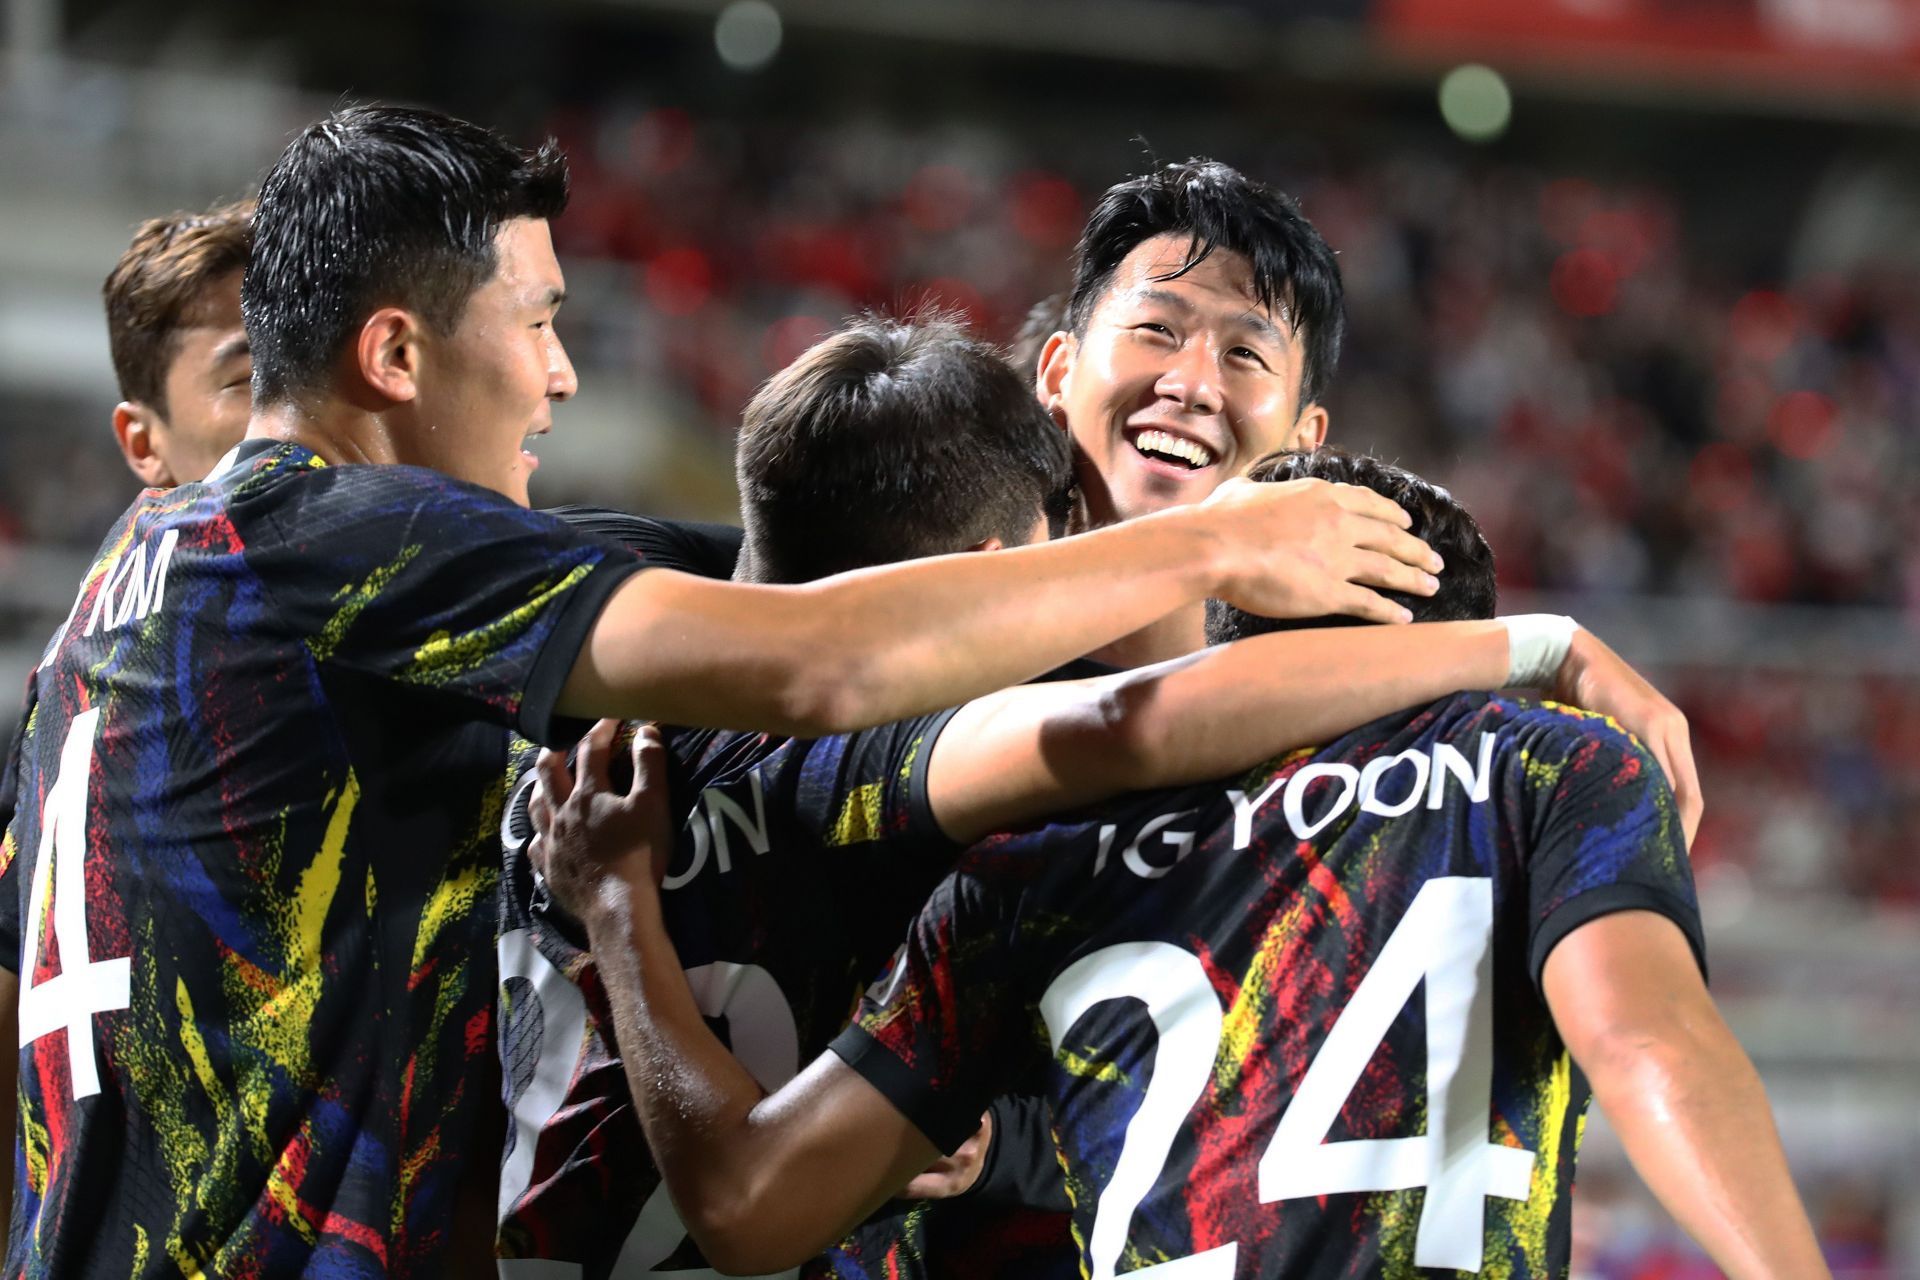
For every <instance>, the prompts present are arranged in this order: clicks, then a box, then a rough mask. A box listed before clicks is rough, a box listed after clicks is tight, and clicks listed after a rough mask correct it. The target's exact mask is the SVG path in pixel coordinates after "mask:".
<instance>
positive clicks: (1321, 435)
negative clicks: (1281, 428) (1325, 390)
mask: <svg viewBox="0 0 1920 1280" xmlns="http://www.w3.org/2000/svg"><path fill="white" fill-rule="evenodd" d="M1326 442H1327V411H1326V408H1325V407H1324V406H1322V405H1319V404H1309V405H1308V406H1307V407H1306V408H1304V409H1302V410H1301V411H1300V416H1299V417H1298V418H1296V419H1295V420H1294V423H1293V430H1291V431H1289V432H1288V433H1287V443H1286V445H1285V446H1284V447H1285V448H1288V449H1318V448H1319V447H1320V446H1321V445H1323V444H1325V443H1326Z"/></svg>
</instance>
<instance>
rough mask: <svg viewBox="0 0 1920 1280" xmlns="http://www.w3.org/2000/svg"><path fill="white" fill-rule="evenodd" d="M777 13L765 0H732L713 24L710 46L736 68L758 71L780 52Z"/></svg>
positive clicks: (778, 16)
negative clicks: (711, 43)
mask: <svg viewBox="0 0 1920 1280" xmlns="http://www.w3.org/2000/svg"><path fill="white" fill-rule="evenodd" d="M780 35H781V32H780V14H779V13H778V11H776V10H775V9H774V7H773V6H772V5H770V4H768V3H767V0H734V3H732V4H730V5H728V6H727V7H726V8H724V9H722V10H721V11H720V20H719V21H718V22H715V23H714V24H713V47H714V48H715V49H717V50H719V52H720V61H722V62H724V63H726V64H727V65H728V66H729V67H731V68H733V69H734V70H735V71H758V70H760V69H761V68H762V67H764V66H766V65H767V64H768V63H769V62H772V61H773V58H774V55H775V54H777V53H779V52H780Z"/></svg>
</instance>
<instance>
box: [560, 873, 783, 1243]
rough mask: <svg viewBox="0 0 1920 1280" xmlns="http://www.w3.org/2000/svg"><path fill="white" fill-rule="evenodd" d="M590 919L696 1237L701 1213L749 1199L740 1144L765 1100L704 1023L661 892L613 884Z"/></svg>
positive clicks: (641, 1101) (640, 1103)
mask: <svg viewBox="0 0 1920 1280" xmlns="http://www.w3.org/2000/svg"><path fill="white" fill-rule="evenodd" d="M585 920H586V925H587V937H588V942H589V945H590V946H591V948H592V951H593V955H594V962H595V965H596V967H597V969H598V971H599V975H600V980H601V982H602V984H603V985H604V987H605V989H606V993H607V1001H608V1004H609V1005H610V1007H611V1009H612V1013H613V1026H614V1038H615V1041H616V1042H617V1044H618V1045H619V1050H620V1059H621V1065H622V1067H623V1069H624V1070H625V1072H626V1076H627V1083H628V1086H629V1088H630V1089H631V1091H632V1093H633V1099H634V1106H635V1110H636V1112H637V1113H638V1115H639V1117H640V1122H641V1126H642V1128H643V1129H645V1131H646V1135H647V1144H648V1146H649V1147H651V1148H652V1150H653V1154H654V1160H655V1162H656V1163H657V1164H658V1165H659V1167H660V1171H661V1174H662V1176H663V1177H664V1178H665V1180H666V1182H667V1184H668V1186H669V1187H670V1188H671V1189H672V1192H673V1197H674V1200H675V1202H676V1204H678V1205H679V1206H680V1209H681V1212H682V1216H683V1217H685V1218H686V1220H687V1222H688V1225H689V1228H692V1227H693V1226H694V1225H695V1224H696V1222H697V1221H698V1219H699V1217H700V1214H699V1212H698V1210H699V1207H700V1206H702V1205H705V1204H721V1203H726V1202H728V1201H729V1200H731V1199H735V1198H738V1197H740V1196H742V1195H745V1194H750V1191H751V1184H752V1181H753V1179H752V1169H753V1163H752V1153H751V1151H745V1152H739V1142H740V1139H741V1137H742V1135H744V1134H746V1133H747V1129H748V1126H747V1118H748V1116H749V1115H750V1113H751V1112H752V1110H753V1107H754V1105H755V1104H756V1103H758V1102H759V1101H760V1099H761V1098H762V1097H763V1096H764V1091H763V1090H762V1089H761V1088H760V1086H759V1083H758V1082H757V1081H755V1080H754V1079H753V1077H752V1076H751V1075H750V1074H749V1073H748V1072H747V1070H746V1068H745V1067H744V1066H742V1065H741V1064H740V1062H739V1061H738V1060H737V1059H736V1058H734V1056H733V1055H732V1054H731V1053H729V1052H728V1051H727V1049H726V1047H725V1046H724V1045H722V1044H721V1043H720V1041H719V1039H718V1038H717V1037H716V1036H715V1035H714V1033H713V1031H712V1029H711V1028H710V1027H709V1026H708V1025H707V1023H706V1021H705V1019H704V1018H703V1017H702V1016H701V1014H700V1009H699V1006H698V1005H697V1003H696V1002H695V1000H694V997H693V992H692V990H691V989H690V988H689V987H688V985H687V981H686V976H685V974H684V973H683V972H682V970H681V968H680V960H679V956H678V954H677V953H676V952H675V950H674V948H673V944H672V942H671V940H670V939H668V937H667V934H666V930H665V928H664V926H663V924H662V922H661V918H660V908H659V895H658V892H657V891H656V890H654V889H653V888H652V887H651V886H634V887H630V886H626V885H609V886H608V887H607V889H606V890H605V891H604V892H603V893H602V894H601V896H600V899H599V901H598V902H596V903H595V905H594V907H593V909H592V910H590V911H588V912H587V913H585ZM736 1152H739V1155H740V1158H736Z"/></svg>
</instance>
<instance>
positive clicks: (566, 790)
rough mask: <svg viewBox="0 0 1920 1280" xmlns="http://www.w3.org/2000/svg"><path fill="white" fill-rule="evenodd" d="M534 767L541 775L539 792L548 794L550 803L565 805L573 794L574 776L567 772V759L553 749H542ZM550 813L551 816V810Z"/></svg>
mask: <svg viewBox="0 0 1920 1280" xmlns="http://www.w3.org/2000/svg"><path fill="white" fill-rule="evenodd" d="M533 767H534V770H535V771H536V772H538V773H539V775H540V786H539V791H543V792H545V793H546V798H547V801H548V803H549V804H550V805H563V804H565V803H566V802H567V797H568V796H570V795H572V794H573V775H572V774H571V773H569V772H568V771H567V758H566V757H565V756H563V755H561V754H560V753H559V752H558V751H555V750H554V749H553V748H552V747H542V748H541V749H540V755H539V757H538V758H537V759H536V760H535V761H534V763H533ZM536 794H538V793H537V792H536ZM548 813H549V815H551V813H552V809H551V808H549V809H548Z"/></svg>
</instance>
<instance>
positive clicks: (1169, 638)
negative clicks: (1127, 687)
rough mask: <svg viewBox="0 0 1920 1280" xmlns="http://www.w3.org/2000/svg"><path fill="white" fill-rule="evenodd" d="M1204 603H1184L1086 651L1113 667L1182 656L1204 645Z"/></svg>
mask: <svg viewBox="0 0 1920 1280" xmlns="http://www.w3.org/2000/svg"><path fill="white" fill-rule="evenodd" d="M1206 635H1207V607H1206V605H1205V604H1203V603H1195V604H1191V605H1188V606H1187V607H1186V608H1184V609H1180V610H1178V611H1176V612H1174V613H1170V614H1168V615H1167V616H1166V617H1164V618H1162V619H1160V620H1159V621H1158V622H1154V623H1150V624H1148V625H1147V626H1144V627H1142V628H1140V630H1138V631H1136V632H1134V633H1133V634H1132V635H1125V636H1121V637H1120V638H1119V639H1118V640H1115V641H1114V642H1113V643H1112V644H1110V645H1107V646H1106V647H1105V648H1103V649H1096V650H1094V651H1093V652H1092V653H1090V654H1088V655H1087V656H1088V657H1089V658H1092V659H1094V660H1095V661H1097V662H1105V663H1107V664H1109V665H1111V666H1116V667H1126V668H1133V667H1144V666H1148V665H1149V664H1151V663H1155V662H1165V661H1166V660H1167V659H1169V658H1183V657H1185V656H1186V655H1188V654H1190V653H1198V652H1199V651H1200V650H1201V649H1203V648H1205V647H1206Z"/></svg>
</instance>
